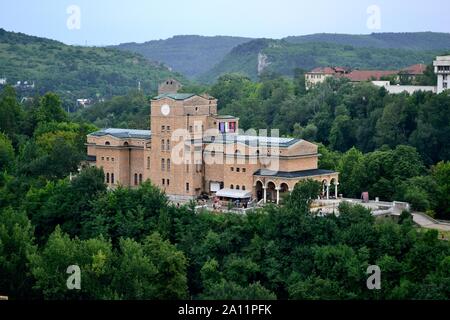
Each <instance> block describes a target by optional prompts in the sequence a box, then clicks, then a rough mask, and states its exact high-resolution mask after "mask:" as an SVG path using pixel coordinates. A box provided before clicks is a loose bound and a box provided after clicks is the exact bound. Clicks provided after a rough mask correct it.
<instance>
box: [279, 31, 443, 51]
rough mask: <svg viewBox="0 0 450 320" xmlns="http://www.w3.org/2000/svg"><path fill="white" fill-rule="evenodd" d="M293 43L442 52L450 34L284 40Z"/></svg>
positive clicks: (324, 35)
mask: <svg viewBox="0 0 450 320" xmlns="http://www.w3.org/2000/svg"><path fill="white" fill-rule="evenodd" d="M284 40H286V41H288V42H291V43H308V42H326V43H335V44H341V45H350V46H354V47H365V48H370V47H373V48H384V49H387V48H392V49H411V50H441V49H449V48H450V33H439V32H400V33H392V32H386V33H372V34H367V35H366V34H361V35H354V34H334V33H318V34H311V35H306V36H297V37H295V36H292V37H287V38H284Z"/></svg>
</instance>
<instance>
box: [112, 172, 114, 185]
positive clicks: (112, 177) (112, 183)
mask: <svg viewBox="0 0 450 320" xmlns="http://www.w3.org/2000/svg"><path fill="white" fill-rule="evenodd" d="M111 184H114V173H111Z"/></svg>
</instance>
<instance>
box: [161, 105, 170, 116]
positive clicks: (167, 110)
mask: <svg viewBox="0 0 450 320" xmlns="http://www.w3.org/2000/svg"><path fill="white" fill-rule="evenodd" d="M161 113H162V114H163V116H168V115H169V114H170V106H169V105H168V104H164V105H162V106H161Z"/></svg>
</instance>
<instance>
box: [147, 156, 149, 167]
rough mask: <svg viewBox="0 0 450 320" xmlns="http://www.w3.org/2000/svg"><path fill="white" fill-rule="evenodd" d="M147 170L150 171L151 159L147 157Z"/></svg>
mask: <svg viewBox="0 0 450 320" xmlns="http://www.w3.org/2000/svg"><path fill="white" fill-rule="evenodd" d="M147 169H150V157H147Z"/></svg>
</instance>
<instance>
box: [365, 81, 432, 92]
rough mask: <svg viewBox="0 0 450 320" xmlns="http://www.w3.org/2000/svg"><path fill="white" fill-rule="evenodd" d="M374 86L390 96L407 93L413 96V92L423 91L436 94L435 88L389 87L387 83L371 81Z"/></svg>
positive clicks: (389, 84)
mask: <svg viewBox="0 0 450 320" xmlns="http://www.w3.org/2000/svg"><path fill="white" fill-rule="evenodd" d="M372 83H373V84H374V85H376V86H377V87H383V88H385V89H386V91H387V92H389V93H390V94H400V93H404V92H407V93H409V94H413V93H415V92H419V91H424V92H433V93H436V87H435V86H402V85H391V83H390V82H389V81H372Z"/></svg>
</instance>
